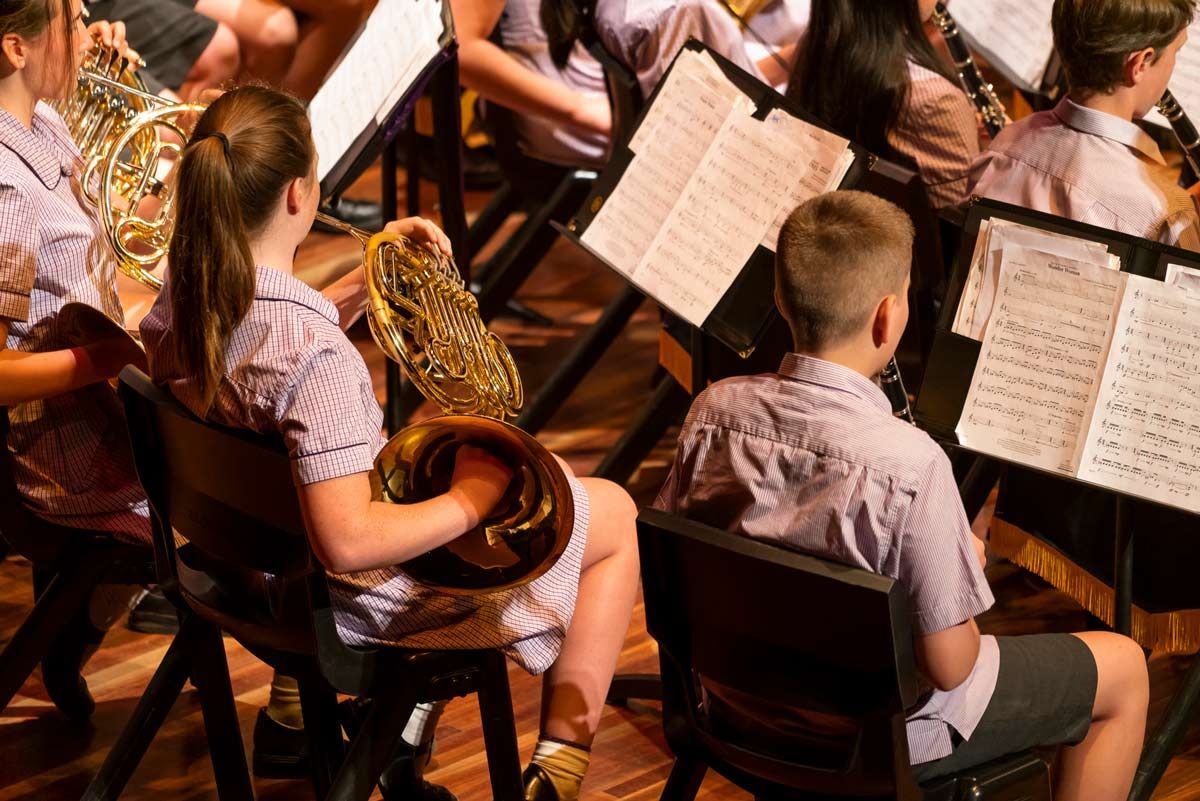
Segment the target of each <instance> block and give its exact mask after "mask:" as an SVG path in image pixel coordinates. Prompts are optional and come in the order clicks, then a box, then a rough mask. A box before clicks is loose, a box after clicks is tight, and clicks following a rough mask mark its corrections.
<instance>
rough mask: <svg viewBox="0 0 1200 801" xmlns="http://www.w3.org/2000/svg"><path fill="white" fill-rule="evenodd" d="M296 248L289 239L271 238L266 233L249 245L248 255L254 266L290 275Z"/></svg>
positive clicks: (293, 268) (270, 234) (283, 237)
mask: <svg viewBox="0 0 1200 801" xmlns="http://www.w3.org/2000/svg"><path fill="white" fill-rule="evenodd" d="M296 247H297V245H296V243H295V242H292V241H291V240H290V238H289V237H285V236H278V235H274V236H273V235H272V233H271V232H270V231H267V232H266V233H265V234H263V235H262V236H261V237H258V238H257V239H255V240H254V241H253V242H251V243H250V255H251V256H252V257H253V258H254V263H255V264H261V265H263V266H264V267H270V268H272V269H275V270H279V272H281V273H287V274H288V275H291V274H292V273H294V272H295V259H296Z"/></svg>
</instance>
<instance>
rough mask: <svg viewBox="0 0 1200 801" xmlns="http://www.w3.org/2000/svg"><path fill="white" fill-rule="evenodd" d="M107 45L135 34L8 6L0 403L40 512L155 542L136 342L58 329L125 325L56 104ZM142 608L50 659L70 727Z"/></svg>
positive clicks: (124, 595)
mask: <svg viewBox="0 0 1200 801" xmlns="http://www.w3.org/2000/svg"><path fill="white" fill-rule="evenodd" d="M93 35H95V36H97V37H98V38H99V39H100V40H101V41H102V42H104V43H105V44H106V45H109V46H112V47H115V48H116V49H117V50H118V51H119V52H122V53H127V52H128V46H127V44H126V42H125V39H124V26H122V25H120V24H116V25H110V24H109V23H107V22H96V23H93V24H92V25H91V26H87V27H85V25H84V22H83V9H82V6H81V3H80V0H61V1H60V0H9V2H6V3H4V4H3V5H0V65H2V67H3V69H0V254H2V257H0V405H3V406H5V407H7V408H8V417H9V424H10V430H9V435H8V442H7V447H8V449H9V450H10V452H11V454H12V458H13V462H14V478H15V480H16V484H17V489H18V491H19V492H20V494H21V496H22V497H23V498H24V500H25V504H26V505H27V506H28V507H29V510H30V511H31V512H33V514H35V515H37V516H38V517H40V518H42V519H44V520H47V521H49V522H51V523H55V524H58V525H61V526H67V527H71V528H80V529H91V530H99V531H107V532H112V534H113V536H114V537H116V538H118V539H121V540H124V541H128V542H135V543H136V542H143V543H147V544H148V543H149V542H150V523H149V518H148V515H149V511H148V509H147V506H146V499H145V496H144V495H143V493H142V488H141V486H140V485H139V484H138V481H137V478H136V477H135V475H134V470H133V457H132V454H131V453H130V451H129V445H128V435H127V433H126V431H125V422H124V419H123V417H122V415H121V408H120V404H119V403H118V401H117V398H116V395H115V394H114V393H113V392H112V389H111V388H110V387H108V386H106V385H105V384H104V383H103V382H104V381H105V380H107V379H109V378H111V377H112V376H114V375H116V374H117V372H119V371H120V369H121V368H122V367H123V366H124V365H125V364H128V363H129V362H130V361H140V359H141V354H140V353H139V352H138V351H137V348H136V346H134V345H133V344H132V341H130V340H127V339H125V338H122V339H118V340H112V341H104V342H95V343H82V342H72V341H68V340H66V339H65V338H64V333H63V332H62V331H61V330H60V326H59V325H58V322H57V318H58V313H59V311H60V310H61V309H62V307H63V306H64V305H66V304H67V303H71V302H77V303H85V304H87V305H89V306H92V307H94V308H96V309H98V310H100V311H101V312H103V313H104V314H106V315H108V316H109V317H110V318H111V319H113V320H114V321H120V320H121V319H122V316H123V315H122V312H121V303H120V300H119V298H118V297H117V292H116V283H115V274H116V273H115V269H114V265H113V262H112V258H111V257H110V256H109V250H108V246H107V244H106V243H105V240H104V236H103V232H102V231H101V229H100V224H99V221H98V219H97V217H96V213H95V210H94V209H93V208H92V206H91V205H90V204H89V203H88V202H87V201H85V200H83V198H82V195H81V194H80V190H79V173H80V170H81V168H82V163H81V160H80V156H79V150H78V148H76V147H75V144H74V143H73V142H72V141H71V136H70V132H69V131H68V130H67V127H66V125H65V124H64V123H63V121H62V118H61V117H59V116H58V114H57V113H55V111H54V110H53V109H52V108H50V106H49V105H47V102H44V101H53V100H55V99H58V98H62V97H64V96H66V95H67V94H68V93H69V92H70V91H72V90H73V89H74V87H75V76H76V73H77V71H78V69H79V65H80V63H81V62H82V59H83V56H84V55H85V54H86V53H87V51H88V50H89V49H90V48H91V43H92V36H93ZM43 578H44V577H41V576H35V582H36V583H38V584H40V583H41V581H42V579H43ZM128 600H129V592H112V591H111V588H104V589H103V590H101V591H99V592H97V594H96V595H95V597H93V598H92V600H91V604H90V608H89V609H88V610H86V613H85V614H83V615H81V616H80V617H79V618H77V619H76V620H73V621H71V622H70V623H69V624H68V625H67V626H66V627H65V628H64V630H63V631H62V632H60V634H59V636H58V638H57V639H56V640H55V642H54V644H53V645H52V647H51V649H50V652H49V654H48V655H47V657H46V659H45V660H44V661H43V663H42V677H43V680H44V682H45V685H46V690H47V692H48V693H49V695H50V697H51V699H52V700H53V701H54V703H55V705H56V706H58V708H59V709H60V710H62V711H63V713H64V714H66V715H68V716H69V717H72V718H78V719H82V718H86V717H88V716H89V715H90V714H91V712H92V710H93V708H94V706H95V705H94V703H93V701H92V697H91V695H90V693H89V692H88V688H87V684H86V683H85V682H84V681H83V679H82V678H81V677H80V676H79V670H80V668H81V667H82V666H83V665H84V663H85V662H86V661H87V659H88V658H89V657H90V656H91V654H92V653H93V652H94V651H95V649H96V646H98V645H99V643H100V640H101V639H102V638H103V636H104V632H105V630H106V629H107V628H108V627H109V626H110V625H111V624H112V623H113V622H114V620H115V619H116V617H117V616H118V615H119V614H120V613H121V612H123V611H124V610H125V608H126V607H125V605H126V604H127V603H128Z"/></svg>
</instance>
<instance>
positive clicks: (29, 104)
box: [0, 72, 38, 128]
mask: <svg viewBox="0 0 1200 801" xmlns="http://www.w3.org/2000/svg"><path fill="white" fill-rule="evenodd" d="M21 78H22V76H21V73H20V72H13V73H12V74H11V75H9V76H8V77H7V78H4V79H2V80H0V108H2V109H4V110H5V111H7V112H8V113H9V114H11V115H13V116H14V117H16V118H17V119H18V120H19V121H20V123H21V124H22V125H24V126H25V127H26V128H32V127H33V109H34V107H35V106H37V101H38V99H37V98H36V97H34V96H33V93H32V92H30V91H29V89H28V87H26V86H25V82H24V81H23V80H22V79H21Z"/></svg>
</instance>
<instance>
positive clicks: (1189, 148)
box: [1158, 89, 1200, 176]
mask: <svg viewBox="0 0 1200 801" xmlns="http://www.w3.org/2000/svg"><path fill="white" fill-rule="evenodd" d="M1158 110H1159V111H1161V112H1162V115H1163V116H1164V117H1166V118H1167V122H1169V123H1171V130H1172V131H1174V132H1175V138H1176V139H1178V140H1179V145H1180V147H1182V148H1183V155H1184V158H1186V159H1187V162H1188V164H1189V165H1190V166H1191V168H1192V172H1193V173H1194V174H1195V175H1197V176H1200V133H1197V132H1196V126H1195V124H1193V123H1192V121H1191V119H1190V118H1188V115H1187V112H1185V111H1184V110H1183V106H1181V105H1179V101H1178V100H1176V99H1175V95H1173V94H1171V91H1170V90H1169V89H1168V90H1167V92H1166V93H1165V94H1163V96H1162V100H1160V101H1158Z"/></svg>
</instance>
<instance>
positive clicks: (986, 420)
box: [958, 243, 1123, 475]
mask: <svg viewBox="0 0 1200 801" xmlns="http://www.w3.org/2000/svg"><path fill="white" fill-rule="evenodd" d="M1122 286H1123V276H1122V275H1121V274H1120V273H1117V272H1113V271H1112V270H1109V269H1107V267H1105V266H1100V265H1096V264H1086V263H1083V262H1078V261H1074V260H1071V259H1065V258H1062V257H1059V256H1055V255H1052V254H1048V253H1043V252H1041V251H1035V250H1031V249H1029V248H1024V247H1020V246H1017V245H1014V244H1012V243H1009V244H1008V245H1007V246H1006V247H1005V249H1004V252H1003V259H1002V262H1001V265H1000V271H999V282H998V285H997V287H996V297H997V302H996V304H995V309H994V310H993V312H992V320H991V324H990V325H989V326H988V327H987V333H986V335H985V336H984V340H983V348H982V350H981V352H980V356H979V361H978V363H977V365H976V368H975V374H974V376H973V377H972V379H971V387H970V390H969V391H968V394H967V401H966V404H965V405H964V407H963V415H962V418H961V419H960V420H959V424H958V435H959V439H960V441H962V442H963V444H964V445H967V446H968V447H970V448H974V449H976V450H979V451H983V452H985V453H992V454H994V455H996V456H1000V457H1002V458H1007V459H1012V460H1014V461H1019V462H1022V463H1025V464H1030V465H1032V466H1034V467H1040V468H1042V469H1044V470H1051V471H1055V472H1059V473H1063V474H1067V475H1073V474H1074V473H1075V470H1076V467H1077V465H1078V459H1079V452H1080V448H1081V443H1080V440H1081V437H1082V435H1083V432H1085V431H1087V429H1088V422H1089V418H1090V416H1091V412H1092V407H1093V404H1094V400H1095V396H1096V388H1097V385H1098V384H1099V382H1100V380H1101V368H1102V365H1103V364H1104V362H1105V359H1106V357H1107V355H1108V341H1109V338H1110V335H1111V331H1112V326H1113V320H1114V318H1115V315H1116V311H1115V308H1116V303H1117V298H1118V295H1119V290H1120V288H1121V287H1122Z"/></svg>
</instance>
